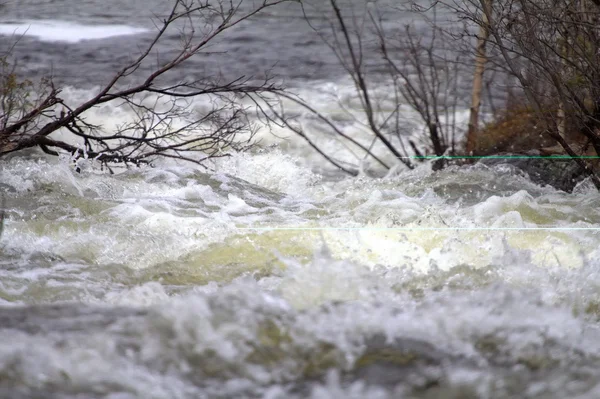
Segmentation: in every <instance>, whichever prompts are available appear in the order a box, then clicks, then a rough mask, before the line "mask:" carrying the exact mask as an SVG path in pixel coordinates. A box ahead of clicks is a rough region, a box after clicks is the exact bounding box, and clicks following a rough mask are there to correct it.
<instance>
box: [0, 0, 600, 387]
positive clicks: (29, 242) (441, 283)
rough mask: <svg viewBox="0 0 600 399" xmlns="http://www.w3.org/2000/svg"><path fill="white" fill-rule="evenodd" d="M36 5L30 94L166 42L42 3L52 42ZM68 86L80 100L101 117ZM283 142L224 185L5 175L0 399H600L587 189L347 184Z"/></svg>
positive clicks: (107, 14)
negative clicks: (142, 45) (58, 77)
mask: <svg viewBox="0 0 600 399" xmlns="http://www.w3.org/2000/svg"><path fill="white" fill-rule="evenodd" d="M35 3H36V2H31V1H24V2H23V5H22V8H21V9H12V11H11V9H10V7H9V13H8V14H7V15H9V17H10V18H9V19H7V20H5V21H4V22H3V24H4V25H2V26H4V28H2V29H5V30H6V29H9V30H10V29H17V28H19V27H22V26H25V25H27V26H32V27H33V28H32V29H31V30H30V31H28V33H27V35H28V36H26V37H25V38H24V39H23V41H22V42H21V43H20V44H19V45H22V46H24V50H23V51H29V52H30V54H31V57H33V59H34V60H33V61H32V60H31V59H30V63H29V64H26V65H27V66H28V67H30V68H31V71H34V70H36V68H37V66H39V65H40V64H36V62H42V64H43V62H45V61H47V60H49V59H53V57H59V56H60V54H62V53H60V51H68V50H69V49H73V52H72V53H70V54H74V55H73V57H75V58H77V57H81V60H84V59H86V56H85V54H86V53H85V49H86V48H94V49H97V50H98V54H99V55H98V57H100V58H101V57H102V56H103V54H104V53H103V52H102V51H106V50H101V49H102V46H105V47H106V48H111V43H113V44H114V45H116V44H115V42H110V40H112V39H111V37H112V36H114V35H116V36H118V35H124V34H127V35H130V36H135V35H138V34H142V35H143V33H141V32H143V31H144V29H146V28H147V27H145V26H143V25H141V24H139V25H138V24H132V25H131V26H129V27H127V26H125V25H124V24H127V23H128V19H127V18H125V17H120V18H119V17H118V16H119V15H122V14H123V13H126V12H129V11H127V10H125V11H123V10H120V11H119V9H115V8H114V7H113V8H111V7H109V6H107V7H106V10H103V9H102V8H103V7H104V6H103V5H102V4H104V2H94V1H88V2H81V5H80V7H81V8H78V9H77V8H74V9H71V8H68V9H67V8H62V9H60V8H59V11H56V14H55V15H53V14H52V12H51V8H50V4H49V3H48V4H46V3H44V7H46V8H45V9H46V10H48V13H47V14H45V18H51V19H52V22H48V21H42V22H40V21H37V22H35V19H36V18H37V17H39V15H37V14H36V12H35V7H34V5H35ZM58 3H60V4H62V3H64V2H58ZM108 3H110V4H113V3H115V4H116V2H108ZM138 3H140V2H134V1H132V2H130V3H129V2H128V3H127V4H128V7H132V8H133V9H135V7H138V8H143V7H144V4H145V3H143V2H142V3H143V4H142V3H140V4H138ZM136 4H137V6H136ZM113 5H114V4H113ZM86 7H87V8H86ZM101 9H102V12H100V10H101ZM61 10H62V11H61ZM10 12H12V14H10ZM69 12H70V13H71V14H69ZM61 18H62V19H64V20H61ZM140 18H141V17H140ZM32 21H33V22H32ZM77 21H79V22H77ZM89 21H95V22H96V23H97V24H105V25H110V24H112V25H111V26H112V28H110V29H100V30H98V29H91V30H88V31H81V30H85V25H86V23H88V22H89ZM134 22H135V21H134ZM298 24H299V22H298ZM7 26H8V27H7ZM294 26H296V25H294ZM298 26H299V25H298ZM66 27H71V28H73V27H75V28H74V30H73V31H69V32H66V33H65V31H64V29H67V28H66ZM92 28H93V27H92ZM19 29H20V28H19ZM257 29H258V28H257ZM2 32H3V31H2V30H0V33H2ZM76 34H79V35H81V41H83V42H86V41H89V42H86V43H87V44H85V43H84V44H82V43H83V42H81V41H79V39H78V37H76V36H74V35H76ZM104 40H108V41H109V42H104ZM282 40H291V39H289V38H288V39H282ZM48 43H50V44H48ZM102 43H105V44H102ZM106 43H108V44H106ZM69 46H73V47H69ZM86 46H88V47H86ZM61 49H62V50H61ZM117 49H118V47H117ZM120 51H122V52H125V51H126V50H124V49H121V50H120ZM297 51H302V50H301V48H297ZM306 51H309V50H306ZM57 54H58V55H57ZM36 57H37V58H36ZM250 61H251V60H250ZM250 61H249V62H250ZM82 62H84V61H82ZM85 62H89V63H92V64H93V63H94V62H95V69H93V71H102V69H103V68H105V67H106V65H107V64H103V61H98V60H96V61H94V60H93V59H91V60H87V61H85ZM290 62H291V61H290ZM36 65H37V66H36ZM307 65H308V66H310V65H312V64H310V63H307ZM308 66H307V67H308ZM60 68H67V67H66V66H64V65H63V66H61V67H60ZM106 68H108V67H106ZM84 69H85V68H84ZM325 70H327V68H325ZM32 73H33V74H34V75H35V73H34V72H32ZM63 73H65V72H64V71H63ZM73 73H74V74H75V72H73ZM94 73H95V72H94ZM98 73H101V72H98ZM73 76H75V75H73ZM99 77H101V76H100V75H97V74H93V78H94V79H96V78H99ZM300 77H301V74H297V75H295V76H294V79H296V80H294V81H293V85H294V86H295V87H296V89H297V90H298V91H299V92H301V93H302V94H303V95H304V96H305V97H306V98H310V99H311V101H312V103H313V104H315V103H316V104H317V105H319V104H320V105H324V104H329V103H330V100H329V99H328V98H329V97H327V96H326V94H324V93H332V92H335V93H337V95H338V98H339V99H341V101H342V102H343V101H348V102H351V101H352V98H351V94H350V93H352V91H351V90H348V88H347V85H346V84H345V83H344V81H343V80H341V79H340V78H338V77H335V76H329V78H325V77H323V76H321V77H319V78H318V79H315V80H313V81H306V82H304V83H302V80H301V79H300ZM73 85H75V86H77V87H78V88H73V87H71V88H66V89H65V91H64V92H63V96H65V98H67V99H70V100H74V101H76V100H78V99H81V98H85V97H86V96H89V93H90V92H89V91H88V90H90V89H89V88H87V87H83V86H85V85H83V84H78V81H77V80H76V79H75V83H73ZM324 112H325V111H324ZM328 112H334V111H332V110H331V109H329V111H328ZM405 116H406V117H407V118H408V117H410V115H408V114H407V115H405ZM128 117H131V115H127V113H126V112H125V111H123V110H122V109H118V108H110V107H105V108H103V109H98V110H94V111H93V113H92V115H90V116H89V118H90V121H91V122H98V121H102V122H103V123H108V124H111V123H113V124H117V123H119V122H120V121H123V120H127V118H128ZM306 123H307V124H310V120H307V122H306ZM315 129H317V127H315ZM346 129H347V130H346V131H347V132H349V133H351V134H354V135H355V136H356V137H361V135H364V134H365V132H364V129H363V128H362V127H361V126H360V125H359V124H354V125H353V124H352V123H348V124H347V125H346ZM276 133H277V135H275V136H273V135H269V134H266V133H261V138H262V139H263V141H262V143H261V146H259V147H257V148H255V149H253V150H252V151H251V152H248V153H245V154H235V155H233V156H231V157H229V158H221V159H217V160H215V161H214V162H211V163H210V164H208V165H206V166H207V169H203V168H201V167H197V166H193V165H190V164H184V163H175V162H166V161H158V162H157V163H156V164H155V165H154V167H142V168H132V169H129V170H115V173H114V174H109V173H107V172H106V171H102V170H100V169H99V168H98V166H97V165H95V164H94V163H93V162H91V161H88V160H79V161H77V165H75V164H74V162H73V160H72V159H70V158H69V157H66V156H65V157H61V158H53V157H49V156H44V155H40V154H38V153H35V152H32V153H29V154H21V155H20V156H14V157H12V158H3V159H2V160H0V193H2V197H3V201H4V203H3V208H4V210H5V220H4V228H3V231H2V235H1V236H0V251H1V252H0V398H7V399H8V398H10V399H21V398H23V399H24V398H45V399H47V398H49V399H59V398H60V399H63V398H64V399H67V398H68V399H75V398H77V399H82V398H85V399H87V398H110V399H132V398H140V399H150V398H156V399H159V398H160V399H163V398H181V399H184V398H186V399H187V398H190V399H193V398H266V399H284V398H293V399H294V398H298V399H299V398H314V399H317V398H319V399H325V398H339V399H346V398H356V399H363V398H374V399H385V398H457V399H458V398H557V399H559V398H560V399H562V398H590V399H593V398H598V397H600V329H599V324H598V323H599V321H600V273H599V270H600V245H599V244H600V229H599V228H600V195H599V194H598V192H597V191H596V190H595V189H594V188H593V186H592V185H591V184H590V183H589V182H586V181H584V182H582V183H580V184H579V185H578V186H577V187H576V189H575V190H574V192H573V193H572V194H567V193H564V192H561V191H557V190H555V189H553V188H551V187H541V186H539V185H536V184H534V183H532V182H531V181H530V180H529V178H528V176H526V175H525V174H523V173H521V172H517V171H515V170H514V169H512V168H511V167H510V166H508V165H495V166H493V167H488V166H485V165H477V164H475V165H471V166H465V167H460V168H459V167H450V168H447V169H445V170H442V171H439V172H433V171H432V170H431V165H430V164H428V163H423V164H421V165H420V166H419V167H417V168H416V169H414V170H410V171H409V170H404V169H402V168H398V169H395V170H392V171H391V172H389V173H387V174H385V175H383V174H381V173H379V174H377V173H376V175H378V176H380V177H372V175H373V173H368V171H367V172H365V173H363V174H361V175H360V176H359V177H357V178H347V177H344V176H340V175H338V174H335V173H329V172H328V173H325V172H327V171H328V170H329V169H327V166H326V164H325V163H324V161H323V160H322V159H321V158H319V156H318V155H317V154H314V153H313V152H311V151H310V150H309V149H308V148H306V146H305V145H303V144H302V143H301V142H300V141H298V139H297V138H294V137H293V136H289V134H288V136H287V137H286V136H285V134H284V132H276ZM320 140H321V141H320V144H321V145H322V146H324V148H328V149H330V150H331V149H333V148H334V147H333V139H332V138H331V137H328V136H326V135H324V136H323V137H321V138H320ZM366 142H367V143H368V140H367V141H366ZM329 145H331V147H328V146H329ZM339 156H340V157H344V156H347V157H350V158H351V157H352V154H346V155H343V154H339ZM75 166H77V167H75ZM366 169H368V168H365V170H366Z"/></svg>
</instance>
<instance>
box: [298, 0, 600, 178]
mask: <svg viewBox="0 0 600 399" xmlns="http://www.w3.org/2000/svg"><path fill="white" fill-rule="evenodd" d="M328 4H329V5H330V13H329V14H328V18H329V23H328V25H327V26H320V27H317V26H316V25H313V24H312V22H313V21H311V17H310V16H309V15H310V13H307V12H305V17H306V19H307V22H308V23H309V24H311V26H313V28H314V30H315V31H316V32H317V33H318V34H319V36H320V37H321V39H322V40H323V41H324V42H326V43H327V45H328V47H329V48H330V49H331V51H332V52H334V53H335V55H336V57H337V59H338V60H339V62H340V65H341V66H342V67H343V68H344V70H345V71H346V73H347V75H348V76H349V77H350V79H351V81H352V83H353V84H354V87H355V91H356V95H357V96H358V98H359V99H360V102H361V107H362V109H363V113H364V115H363V117H362V121H363V123H364V125H365V126H366V127H367V128H368V129H370V131H371V132H372V136H373V142H377V141H381V142H382V143H383V144H384V147H385V148H386V149H387V151H389V153H391V154H392V155H393V156H394V157H396V158H398V159H400V160H401V162H403V163H404V164H405V165H406V166H407V167H409V168H412V167H413V166H414V164H415V162H416V161H419V160H422V159H423V158H428V157H425V156H423V155H433V156H437V157H439V159H438V160H437V161H436V162H435V163H434V168H441V167H443V166H444V162H446V161H447V159H448V158H451V157H457V156H458V157H460V156H475V157H477V156H486V155H492V154H498V153H522V154H532V155H538V156H544V155H562V154H564V155H566V156H570V157H571V158H572V160H573V162H576V163H577V164H578V166H579V168H580V169H581V172H582V173H583V174H584V175H587V176H590V177H591V179H592V181H593V183H594V184H595V185H596V187H598V188H600V180H599V179H598V177H597V171H596V170H595V165H594V164H596V162H590V161H589V160H588V159H586V158H585V157H596V156H598V155H600V47H599V46H600V44H598V43H600V37H599V36H600V30H598V28H597V26H598V22H599V20H600V3H598V2H595V1H592V0H575V1H570V2H566V1H555V0H499V1H497V0H463V1H460V2H444V1H437V0H436V1H434V2H431V3H429V4H425V3H424V2H418V3H417V2H410V3H404V4H403V5H395V4H394V5H389V4H388V5H381V4H378V3H376V2H370V3H365V4H364V5H363V6H361V7H360V8H358V9H357V8H354V9H348V8H344V5H343V4H342V2H341V1H339V0H328ZM344 4H345V3H344ZM303 5H304V7H311V6H314V5H315V3H314V2H313V3H311V2H310V1H309V0H305V1H304V2H303ZM347 7H350V6H347ZM386 7H392V8H402V11H403V12H405V13H411V14H413V15H414V16H415V21H417V22H413V23H412V24H409V25H406V26H403V27H401V26H398V25H397V24H394V21H390V20H389V18H387V15H388V13H386ZM366 32H372V33H374V35H372V36H374V37H375V39H374V40H373V39H372V38H370V39H369V40H367V38H368V35H367V34H366ZM367 54H368V56H367ZM373 56H377V57H379V58H380V59H381V60H383V61H384V64H385V68H386V71H385V72H384V74H387V83H388V84H389V86H388V87H389V91H390V92H392V93H393V96H394V98H395V103H394V105H393V106H392V107H390V105H389V104H386V105H385V106H382V105H381V103H380V102H378V99H377V98H375V95H374V94H373V93H374V90H373V87H374V86H375V82H374V78H373V74H372V73H371V71H372V70H373V65H370V63H369V62H368V57H373ZM379 72H381V71H379ZM378 79H381V77H380V76H378ZM465 82H467V83H465ZM467 87H468V89H469V91H470V93H471V96H470V98H468V99H467V98H459V97H458V96H457V93H458V92H459V90H458V89H459V88H462V90H463V91H464V90H465V88H467ZM406 106H409V107H410V108H412V110H413V111H414V113H415V114H416V115H418V116H419V118H420V124H421V125H422V126H424V127H425V129H424V131H423V133H422V135H421V137H420V143H421V144H425V145H424V148H425V149H424V150H423V146H421V148H418V146H417V145H415V142H414V140H415V137H414V135H412V136H411V135H409V134H407V133H408V132H406V131H405V130H406V127H407V123H406V120H403V119H402V117H401V116H400V113H401V110H402V108H403V107H406ZM461 108H462V109H464V108H468V109H469V118H468V121H467V122H466V123H465V122H464V121H457V119H456V111H457V110H458V109H461ZM307 109H308V110H309V111H311V109H310V108H308V107H307ZM482 115H484V116H485V117H483V118H482ZM320 117H322V116H320ZM327 123H328V124H329V125H335V123H334V122H333V121H330V120H328V121H327ZM332 129H333V131H334V132H335V133H337V134H338V136H339V139H340V140H346V141H349V140H348V139H347V138H346V137H344V136H343V135H341V134H339V131H341V129H336V128H335V127H333V126H332ZM298 133H299V134H300V135H301V136H302V137H306V138H307V140H309V138H308V135H307V134H306V133H305V132H298ZM352 144H355V143H350V142H349V143H348V145H352ZM372 148H373V145H372V144H371V145H368V146H366V149H365V148H361V149H363V150H364V153H365V158H371V159H375V154H374V152H373V151H371V149H372ZM423 152H425V154H423ZM375 160H376V161H377V162H379V163H380V164H381V162H380V161H379V160H378V159H375ZM346 168H347V169H352V167H351V166H348V165H346ZM355 169H356V167H354V170H355Z"/></svg>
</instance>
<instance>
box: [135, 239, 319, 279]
mask: <svg viewBox="0 0 600 399" xmlns="http://www.w3.org/2000/svg"><path fill="white" fill-rule="evenodd" d="M315 234H316V233H314V232H310V231H267V232H263V233H255V234H244V235H235V236H232V237H230V238H228V239H226V240H225V241H223V242H220V243H216V244H212V245H210V246H209V247H208V248H206V249H204V250H202V251H198V252H193V253H190V254H188V255H186V256H185V257H183V258H181V259H178V260H175V261H170V262H167V263H164V264H162V265H159V266H158V267H156V268H152V269H151V270H148V272H147V273H149V275H148V276H149V277H150V278H151V279H152V280H156V279H160V280H161V281H162V282H164V283H166V284H176V285H193V284H200V285H202V284H206V283H208V282H211V281H216V282H220V283H226V282H230V281H231V280H233V279H234V278H236V277H238V276H240V275H242V274H245V273H255V274H257V275H258V276H268V275H271V274H272V273H273V272H274V271H275V270H281V269H283V268H285V264H284V263H283V262H282V261H281V257H282V256H283V257H293V258H295V259H298V260H306V261H308V260H309V259H310V257H311V256H312V255H313V253H314V250H315V241H316V240H315Z"/></svg>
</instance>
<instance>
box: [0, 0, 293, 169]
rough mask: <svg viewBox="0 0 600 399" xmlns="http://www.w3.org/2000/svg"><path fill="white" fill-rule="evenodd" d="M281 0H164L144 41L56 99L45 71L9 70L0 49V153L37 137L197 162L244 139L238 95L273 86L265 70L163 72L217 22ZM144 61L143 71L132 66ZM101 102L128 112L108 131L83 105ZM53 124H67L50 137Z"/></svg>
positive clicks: (69, 148) (197, 48)
mask: <svg viewBox="0 0 600 399" xmlns="http://www.w3.org/2000/svg"><path fill="white" fill-rule="evenodd" d="M285 1H289V0H260V1H257V2H254V3H252V4H249V3H248V2H243V1H242V0H237V1H229V0H174V1H173V6H172V8H171V9H170V13H169V14H168V15H166V16H165V17H164V18H163V19H161V20H160V21H157V23H156V29H157V31H156V33H155V35H154V37H153V39H152V41H151V42H150V44H149V45H148V46H147V47H146V48H144V49H142V50H140V52H139V54H138V55H137V56H136V57H135V59H133V60H132V61H131V62H130V63H129V64H127V65H125V66H124V67H123V68H122V69H121V70H119V71H118V72H117V73H116V74H115V75H114V76H113V77H112V78H111V79H110V80H109V81H108V83H106V84H105V85H104V86H102V87H101V88H100V89H99V90H98V91H97V92H96V93H95V94H94V95H93V96H91V97H90V98H89V99H88V100H86V101H83V102H81V103H77V104H71V103H68V102H67V101H65V100H64V99H63V98H62V97H61V90H60V88H57V87H55V85H54V83H53V81H52V79H51V78H50V77H49V78H47V79H44V80H42V82H40V84H39V85H35V84H33V83H32V82H29V81H26V80H19V77H18V70H17V69H15V68H16V67H15V65H14V64H13V63H11V62H10V54H6V55H5V56H4V57H3V58H2V61H1V63H0V156H3V155H6V154H10V153H13V152H16V151H20V150H23V149H26V148H31V147H39V148H41V149H42V150H43V151H44V152H46V153H48V154H52V155H58V154H59V153H61V152H67V153H70V154H72V155H73V156H74V157H75V158H78V157H88V158H94V159H96V160H98V161H99V162H101V163H103V164H105V165H108V164H109V163H112V162H122V163H126V164H140V163H150V162H152V160H153V159H155V158H156V157H158V156H161V157H171V158H177V159H183V160H187V161H191V162H196V163H199V164H201V163H202V162H203V161H205V160H206V159H209V158H213V157H218V156H223V155H225V154H226V152H225V150H227V149H236V150H241V149H244V148H246V147H247V146H248V145H249V139H250V138H251V136H252V135H253V133H254V127H253V125H252V123H251V121H250V119H249V117H248V109H247V108H246V107H244V106H243V105H241V101H240V99H241V98H245V97H253V96H255V97H260V96H263V95H264V94H265V93H272V92H278V91H280V90H281V88H280V87H278V86H276V85H275V84H274V83H273V82H272V80H271V79H270V78H269V77H267V78H264V79H263V80H262V81H260V82H258V83H256V80H255V79H254V77H239V78H234V79H230V80H226V79H224V78H223V77H218V76H217V77H214V76H212V77H206V78H201V79H198V80H193V81H180V82H178V83H175V84H168V83H165V82H167V81H168V79H166V78H167V77H168V76H170V72H171V71H173V70H175V69H176V68H179V67H181V66H182V65H185V63H186V61H187V60H188V59H190V58H191V57H194V56H195V55H197V54H201V53H203V54H206V52H207V51H208V50H207V48H208V46H209V44H210V43H211V42H212V41H213V40H214V39H215V38H217V37H218V36H221V35H223V34H224V32H226V31H227V30H229V29H231V28H233V27H234V26H236V25H238V24H240V23H243V22H244V21H246V20H248V19H250V18H252V17H253V16H254V15H256V14H257V13H259V12H261V11H263V10H264V9H266V8H268V7H272V6H275V5H277V4H279V3H283V2H285ZM173 32H178V34H179V36H180V45H181V46H180V48H179V49H178V51H177V52H176V53H174V54H173V55H172V56H169V58H168V59H162V58H164V56H163V55H161V54H158V53H157V51H158V50H157V47H158V46H159V44H160V43H162V42H163V41H164V39H165V38H166V37H167V35H170V34H171V33H173ZM148 65H150V66H153V67H152V69H151V72H147V73H143V72H140V71H142V70H147V68H146V67H147V66H148ZM142 67H144V68H142ZM145 68H146V69H145ZM198 97H202V98H205V99H207V103H209V104H211V106H210V107H209V108H208V109H206V110H204V112H201V113H198V112H197V111H195V110H194V109H193V107H192V104H191V102H190V101H189V100H191V99H192V98H198ZM107 103H112V104H115V105H118V106H122V107H126V108H128V109H129V110H130V111H131V113H132V114H133V115H134V116H135V117H134V120H133V121H131V122H129V123H126V124H123V125H120V126H117V127H116V129H115V130H111V131H107V130H106V129H105V127H104V126H97V125H94V124H92V123H90V122H89V121H88V120H89V118H86V115H87V114H88V113H89V111H90V110H91V109H92V108H94V107H97V106H100V105H102V104H107ZM59 131H60V132H62V133H64V132H67V133H68V134H67V136H68V139H58V138H57V137H56V133H57V132H59ZM63 137H65V136H64V135H63Z"/></svg>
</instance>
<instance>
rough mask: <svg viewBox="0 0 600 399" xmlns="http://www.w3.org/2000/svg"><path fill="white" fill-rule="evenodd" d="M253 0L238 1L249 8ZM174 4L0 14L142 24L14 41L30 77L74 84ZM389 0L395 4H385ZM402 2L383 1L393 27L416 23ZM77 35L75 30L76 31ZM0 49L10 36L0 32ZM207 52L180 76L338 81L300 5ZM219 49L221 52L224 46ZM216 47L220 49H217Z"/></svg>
mask: <svg viewBox="0 0 600 399" xmlns="http://www.w3.org/2000/svg"><path fill="white" fill-rule="evenodd" d="M253 3H256V2H252V1H251V0H248V1H246V2H245V3H243V6H242V7H243V8H244V7H249V6H250V5H252V4H253ZM363 3H364V2H363V1H362V0H352V1H349V0H347V1H342V2H341V3H340V4H341V6H342V7H343V9H344V11H345V12H346V14H347V16H348V17H350V16H352V15H354V16H358V17H359V18H360V17H361V16H365V15H366V14H364V10H365V8H364V6H363ZM170 4H171V3H170V2H168V1H162V0H149V1H143V0H132V1H116V0H107V1H68V0H62V1H37V0H19V1H16V0H9V1H7V2H6V4H5V5H4V7H3V8H2V14H1V16H0V21H1V22H4V23H7V22H8V23H14V22H22V21H28V22H31V23H32V24H36V21H37V22H39V21H48V20H50V21H52V20H54V21H70V22H74V23H78V24H82V25H84V26H86V27H93V26H97V25H114V24H119V25H128V26H131V27H137V28H147V29H149V30H150V31H149V32H146V33H140V34H134V35H126V36H118V37H112V38H106V39H101V40H83V41H80V42H77V43H66V42H62V41H54V42H52V41H40V40H37V39H36V38H33V37H30V36H25V37H22V38H21V39H20V40H19V42H18V43H17V45H16V47H15V49H14V54H15V57H16V59H17V60H18V62H19V68H20V70H24V71H26V74H27V75H28V76H35V77H39V76H44V75H47V74H51V75H52V76H54V78H55V79H56V80H57V81H58V82H59V83H62V84H67V85H72V86H75V87H87V86H90V85H98V84H102V83H104V82H106V81H107V79H108V78H109V76H110V74H111V73H113V72H114V71H116V70H118V69H119V68H120V67H122V66H123V65H125V64H126V63H127V62H128V61H129V60H131V59H132V57H133V55H134V54H136V53H137V52H138V49H141V48H144V46H146V45H147V44H148V43H149V42H150V40H151V38H152V33H151V31H152V30H154V29H155V28H154V26H153V21H155V20H156V17H157V16H160V15H164V14H165V13H166V10H167V9H168V6H169V5H170ZM391 4H394V7H391V6H390V5H391ZM399 6H401V3H400V2H388V4H384V3H383V2H380V4H379V9H380V10H382V11H384V12H383V14H382V15H383V16H384V18H385V19H387V20H388V24H389V26H390V27H393V28H398V27H399V26H401V25H402V24H403V23H408V22H414V18H415V15H414V14H411V13H406V12H402V11H399V10H398V9H397V7H399ZM305 10H306V11H307V14H308V16H309V18H310V21H311V23H312V24H313V25H314V26H315V27H317V28H318V29H321V28H328V26H329V25H328V24H329V22H328V17H331V15H330V13H331V11H330V9H329V7H328V6H327V4H326V3H325V2H316V1H314V2H313V4H309V5H307V7H306V8H305ZM73 33H74V34H75V35H76V34H78V32H77V31H76V28H75V31H74V32H73ZM1 38H2V48H6V46H8V45H11V44H12V41H13V40H12V39H11V38H10V37H7V36H2V37H1ZM178 41H179V36H178V32H177V30H173V31H171V32H170V33H168V34H167V35H166V36H165V40H164V41H163V42H162V43H161V45H160V46H159V47H158V51H159V53H160V54H163V55H168V54H172V51H173V50H174V49H177V48H178V46H179V44H178ZM372 45H373V40H372V34H371V32H369V31H368V30H367V31H365V49H366V53H365V59H366V64H367V65H368V66H369V68H370V70H372V71H373V73H375V74H377V73H378V72H381V65H382V64H381V60H380V59H379V57H376V56H374V55H373V54H372V53H371V52H370V51H369V47H372ZM209 51H210V52H212V53H211V54H204V55H199V56H198V57H194V58H193V59H191V60H190V61H189V62H186V64H185V66H184V67H183V68H181V69H180V70H179V71H177V72H176V75H173V77H175V76H177V78H188V79H189V78H192V77H196V78H197V77H204V76H207V75H209V76H210V75H212V76H214V75H216V74H223V75H225V76H227V77H233V76H240V75H245V76H257V75H258V76H261V75H263V74H264V72H265V71H270V72H271V74H272V75H275V76H278V77H281V78H283V79H284V80H286V81H288V82H289V81H296V82H298V81H304V80H335V78H336V77H338V76H341V75H343V74H344V71H343V69H342V68H341V67H340V65H339V63H338V61H337V59H336V58H335V56H334V55H333V54H332V52H331V50H330V49H329V48H328V47H327V46H326V45H325V44H324V43H323V42H322V40H321V39H320V38H319V37H318V35H317V34H316V33H315V32H314V31H313V30H312V28H311V27H310V26H309V25H308V24H307V22H306V20H305V18H304V15H303V12H302V9H301V7H300V6H299V4H296V3H289V4H281V5H278V6H275V7H271V8H269V9H267V10H266V11H265V12H263V13H261V14H259V15H257V16H256V17H255V18H253V19H252V20H251V21H248V22H246V23H244V24H243V25H240V26H238V27H236V28H235V29H232V30H230V31H228V32H227V33H226V34H225V35H224V36H223V37H221V38H220V39H219V40H217V41H216V45H215V46H212V47H211V48H210V49H209ZM222 52H224V53H222ZM215 53H221V54H215Z"/></svg>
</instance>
